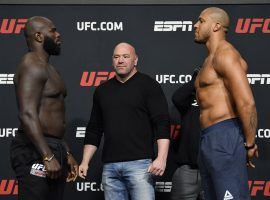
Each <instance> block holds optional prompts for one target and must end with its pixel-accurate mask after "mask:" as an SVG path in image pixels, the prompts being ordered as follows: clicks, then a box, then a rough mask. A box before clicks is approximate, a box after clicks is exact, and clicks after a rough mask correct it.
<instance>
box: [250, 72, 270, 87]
mask: <svg viewBox="0 0 270 200" xmlns="http://www.w3.org/2000/svg"><path fill="white" fill-rule="evenodd" d="M247 78H248V82H249V84H251V85H255V84H260V85H269V84H270V74H247Z"/></svg>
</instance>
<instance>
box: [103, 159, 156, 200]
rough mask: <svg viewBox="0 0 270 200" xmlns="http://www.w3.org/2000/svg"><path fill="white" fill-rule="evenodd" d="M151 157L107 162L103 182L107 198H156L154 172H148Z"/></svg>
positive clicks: (145, 199)
mask: <svg viewBox="0 0 270 200" xmlns="http://www.w3.org/2000/svg"><path fill="white" fill-rule="evenodd" d="M151 162H152V161H151V159H142V160H134V161H127V162H116V163H106V164H104V166H103V173H102V184H103V188H104V195H105V199H106V200H128V199H129V196H130V197H131V200H154V199H155V191H154V185H153V177H152V174H151V173H149V172H147V170H148V167H149V166H150V164H151Z"/></svg>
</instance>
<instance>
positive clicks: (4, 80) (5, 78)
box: [0, 74, 14, 85]
mask: <svg viewBox="0 0 270 200" xmlns="http://www.w3.org/2000/svg"><path fill="white" fill-rule="evenodd" d="M13 79H14V74H0V85H12V84H14V82H13Z"/></svg>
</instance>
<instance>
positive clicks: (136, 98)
mask: <svg viewBox="0 0 270 200" xmlns="http://www.w3.org/2000/svg"><path fill="white" fill-rule="evenodd" d="M103 132H104V147H103V155H102V159H103V161H104V162H118V161H130V160H138V159H146V158H152V157H153V143H154V140H158V139H162V138H165V139H169V137H170V133H169V114H168V105H167V101H166V98H165V95H164V93H163V91H162V89H161V87H160V85H159V84H158V83H157V82H156V81H155V80H154V79H152V78H150V77H149V76H147V75H145V74H142V73H140V72H137V73H136V74H134V75H133V76H132V77H131V78H130V79H129V80H127V81H126V82H125V83H121V82H119V81H118V80H117V79H116V78H113V79H111V80H109V81H107V82H105V83H104V84H101V85H100V86H99V87H97V88H96V90H95V93H94V97H93V108H92V113H91V117H90V121H89V123H88V126H87V130H86V137H85V144H92V145H95V146H99V144H100V140H101V137H102V133H103Z"/></svg>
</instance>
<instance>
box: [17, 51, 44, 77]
mask: <svg viewBox="0 0 270 200" xmlns="http://www.w3.org/2000/svg"><path fill="white" fill-rule="evenodd" d="M47 66H48V63H46V62H45V61H43V60H41V59H40V58H39V57H38V55H37V54H36V53H34V52H29V53H27V54H25V55H24V56H23V57H22V59H21V60H20V63H19V65H18V67H17V73H20V74H21V73H23V74H24V72H26V73H29V72H31V73H45V74H46V73H47V70H46V68H47Z"/></svg>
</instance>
